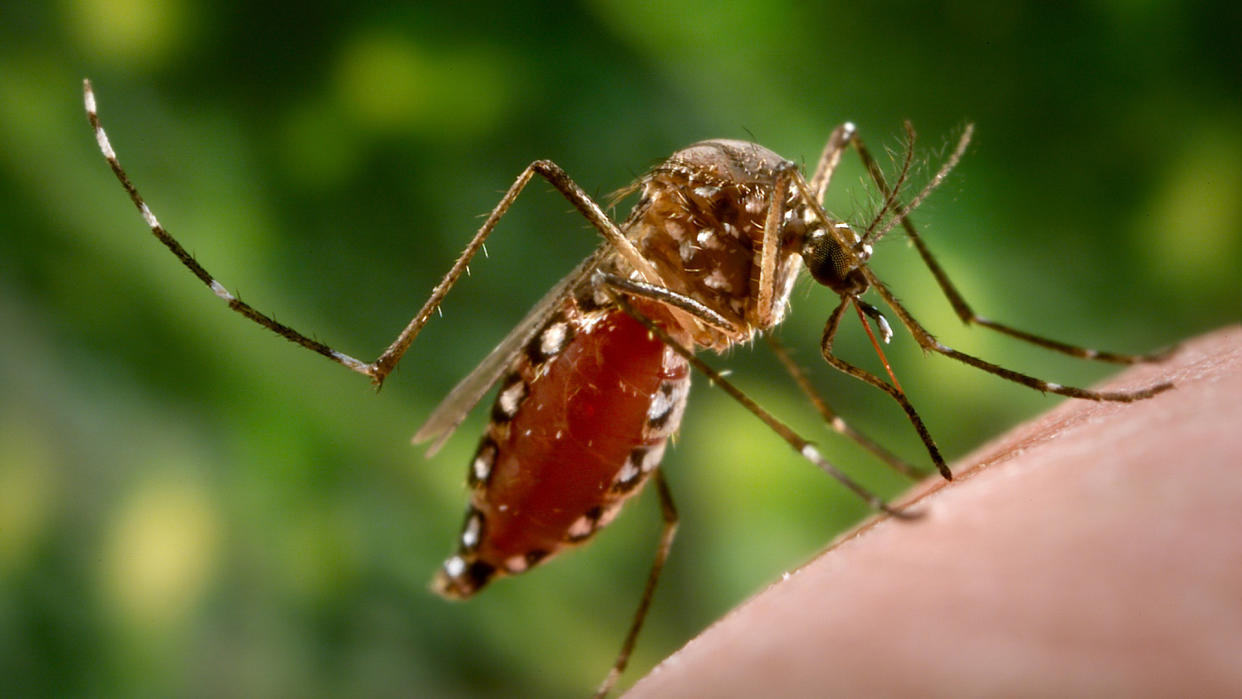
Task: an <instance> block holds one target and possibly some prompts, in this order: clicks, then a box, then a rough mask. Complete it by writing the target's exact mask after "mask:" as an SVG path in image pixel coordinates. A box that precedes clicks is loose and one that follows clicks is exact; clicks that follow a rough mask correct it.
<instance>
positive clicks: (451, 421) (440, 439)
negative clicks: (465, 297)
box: [414, 249, 605, 458]
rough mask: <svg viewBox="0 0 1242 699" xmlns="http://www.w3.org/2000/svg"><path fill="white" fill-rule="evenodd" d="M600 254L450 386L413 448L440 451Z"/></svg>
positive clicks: (430, 453)
mask: <svg viewBox="0 0 1242 699" xmlns="http://www.w3.org/2000/svg"><path fill="white" fill-rule="evenodd" d="M604 252H605V250H603V249H601V250H600V251H598V252H596V253H594V254H592V255H591V256H590V257H588V258H587V259H585V260H583V262H582V263H581V264H579V265H578V266H577V267H575V268H574V271H572V272H570V273H569V275H568V276H566V277H565V278H564V279H562V280H561V281H560V282H558V283H557V284H556V286H554V287H552V290H551V291H549V292H548V293H547V294H544V296H543V298H541V299H539V302H538V303H536V304H535V306H534V308H532V309H530V311H529V312H528V313H527V314H526V317H525V318H523V319H522V321H521V322H520V323H518V324H517V326H516V327H514V328H513V330H510V331H509V334H508V335H507V336H505V339H503V340H501V341H500V344H499V345H496V349H493V350H492V351H491V353H489V354H488V355H487V356H486V357H484V358H483V361H482V362H479V365H478V366H477V367H475V368H474V371H472V372H470V374H469V375H468V376H467V377H466V378H464V379H462V380H461V382H460V383H458V384H457V385H456V386H454V387H453V390H452V391H449V393H448V395H447V396H445V397H444V400H442V401H440V404H439V405H438V406H436V409H435V410H433V411H432V412H431V415H430V416H429V417H428V418H427V421H426V422H424V423H423V426H422V427H419V428H418V432H416V433H414V443H415V444H419V443H422V442H426V441H431V446H429V447H428V448H427V456H428V458H430V457H431V456H434V455H435V453H436V452H438V451H440V447H442V446H444V443H445V442H446V441H448V438H449V437H451V436H452V435H453V432H454V431H456V430H457V426H458V425H460V424H461V423H462V420H465V419H466V415H467V414H468V413H469V412H470V411H471V410H472V409H473V408H474V406H475V405H477V404H478V402H479V400H480V399H482V398H483V395H484V394H485V393H487V392H488V391H489V390H491V388H492V385H493V384H495V383H496V382H497V381H499V380H500V377H501V375H503V374H504V373H505V371H507V370H508V368H509V364H510V363H511V362H512V361H513V357H514V355H516V354H517V353H518V352H519V351H520V350H521V349H522V348H523V347H525V346H526V344H527V343H528V342H530V340H531V338H533V337H534V336H535V334H536V333H538V332H539V329H540V328H541V327H543V324H544V321H546V320H547V319H548V316H549V315H551V314H552V312H553V311H554V310H555V309H556V307H557V304H558V302H559V301H560V300H561V298H562V297H563V296H564V295H565V294H566V293H568V291H569V289H570V288H571V287H572V286H573V285H574V284H576V283H577V282H578V281H579V280H580V279H582V278H583V276H584V275H586V274H589V273H590V271H591V270H592V269H594V268H595V267H596V265H598V263H599V261H600V258H601V257H602V256H603V254H604Z"/></svg>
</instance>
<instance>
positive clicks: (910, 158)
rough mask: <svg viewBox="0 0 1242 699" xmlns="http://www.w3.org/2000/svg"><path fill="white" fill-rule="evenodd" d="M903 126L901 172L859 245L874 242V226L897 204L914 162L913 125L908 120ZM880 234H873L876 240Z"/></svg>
mask: <svg viewBox="0 0 1242 699" xmlns="http://www.w3.org/2000/svg"><path fill="white" fill-rule="evenodd" d="M905 127H906V155H905V158H904V159H903V162H902V163H901V173H900V174H899V175H898V176H897V181H896V182H895V183H894V184H893V186H892V187H891V188H890V189H889V190H888V192H886V193H885V194H886V196H885V197H884V205H883V206H881V207H880V210H879V212H877V213H876V215H875V216H874V217H873V218H872V219H871V224H870V225H868V226H867V230H866V231H865V232H864V233H863V236H862V241H861V242H860V243H859V245H864V244H867V243H871V242H874V241H873V240H872V235H873V233H874V232H875V229H876V227H877V226H879V225H880V223H881V222H883V221H884V217H885V216H887V215H888V213H889V212H890V211H892V210H893V208H894V207H895V206H896V205H897V197H898V195H900V194H901V188H902V186H903V185H905V183H906V179H907V178H908V177H909V176H910V165H911V163H913V162H914V140H915V133H914V125H913V124H911V123H910V122H909V121H907V122H905ZM889 228H892V226H889ZM885 230H886V231H887V230H888V228H886V229H885ZM880 235H883V233H880V234H879V235H875V239H876V240H878V239H879V238H880Z"/></svg>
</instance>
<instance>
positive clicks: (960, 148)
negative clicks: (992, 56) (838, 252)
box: [860, 124, 975, 244]
mask: <svg viewBox="0 0 1242 699" xmlns="http://www.w3.org/2000/svg"><path fill="white" fill-rule="evenodd" d="M974 132H975V125H974V124H967V125H966V130H965V131H963V132H962V136H961V138H959V139H957V146H956V147H955V148H954V149H953V153H952V154H951V155H949V158H948V159H947V160H945V161H944V164H943V165H941V166H940V170H939V171H937V172H936V176H935V177H933V178H931V181H930V182H928V183H927V185H926V186H924V187H923V190H922V191H921V192H919V193H918V196H916V197H915V198H913V199H911V200H910V203H909V204H906V205H905V206H904V207H902V208H901V209H900V210H898V211H897V213H896V214H894V215H893V217H892V218H890V219H889V220H888V223H886V224H884V227H883V228H880V229H878V230H875V231H871V232H868V233H867V236H871V235H873V234H874V237H873V238H870V239H868V237H867V236H864V237H863V239H862V242H861V243H860V244H864V243H874V242H875V241H877V240H879V239H880V238H882V237H884V234H885V233H888V232H889V231H891V230H893V228H894V227H895V226H897V224H899V223H901V222H902V221H904V220H905V218H906V217H907V216H909V215H910V212H911V211H914V210H915V209H916V208H918V206H919V204H922V203H923V200H924V199H926V198H927V196H928V195H929V194H931V193H932V190H934V189H935V188H936V187H939V186H940V183H941V182H944V178H945V177H948V176H949V171H951V170H952V169H953V168H954V167H956V166H957V163H958V161H960V160H961V159H962V154H963V153H965V152H966V146H968V145H970V138H971V136H972V135H973V134H974ZM867 167H868V169H871V170H872V172H873V174H878V171H877V170H876V169H875V161H870V162H868V163H867ZM877 181H882V180H878V179H877ZM893 191H894V192H896V191H897V188H896V187H894V188H893Z"/></svg>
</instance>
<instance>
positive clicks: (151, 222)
mask: <svg viewBox="0 0 1242 699" xmlns="http://www.w3.org/2000/svg"><path fill="white" fill-rule="evenodd" d="M82 90H83V100H84V102H85V106H86V116H87V120H88V121H89V122H90V124H91V127H92V128H93V129H94V131H95V140H96V141H97V142H98V143H99V150H100V151H101V152H102V153H103V155H104V158H105V159H106V160H107V161H108V165H109V166H110V167H111V168H112V172H113V174H115V175H116V178H117V180H118V181H120V183H121V186H122V187H124V188H125V191H126V192H128V193H129V198H130V199H131V200H132V201H133V202H134V206H136V207H138V211H139V213H141V214H142V218H143V220H144V221H146V223H147V226H148V227H149V228H150V229H151V233H152V234H153V235H155V237H156V238H157V239H158V240H159V241H160V242H161V243H162V244H163V245H164V246H165V247H167V248H168V249H169V250H170V251H171V252H172V253H173V255H175V256H176V257H177V259H179V260H180V261H181V263H182V264H183V265H185V266H186V267H187V268H188V269H189V270H190V271H191V272H193V273H194V276H196V277H198V278H199V280H200V281H202V282H203V283H204V284H206V285H207V286H208V288H210V289H211V290H212V292H213V293H214V294H215V295H216V296H218V297H219V298H220V299H222V300H223V301H224V302H225V303H227V304H228V306H229V308H231V309H233V310H234V311H237V312H238V313H240V314H242V315H244V316H246V317H247V318H249V319H250V320H252V321H254V322H256V323H258V324H259V325H262V326H263V327H265V328H267V329H269V330H271V331H272V332H274V333H276V334H277V335H280V336H281V337H284V338H285V339H287V340H289V341H291V342H294V343H297V344H299V345H301V346H303V347H305V348H306V349H309V350H311V351H313V352H316V353H318V354H321V355H323V356H325V357H327V358H328V359H331V360H332V361H334V362H336V363H338V364H341V365H342V366H344V367H346V368H348V369H350V370H352V371H356V372H358V373H360V374H364V375H366V376H369V377H370V378H371V381H372V382H373V383H374V384H375V385H376V386H377V387H378V386H380V385H381V384H383V382H384V379H385V378H386V377H387V376H388V374H389V373H390V372H392V370H393V368H394V367H395V366H396V365H397V362H399V361H400V360H401V357H402V355H404V354H405V351H406V350H407V349H409V347H410V344H411V343H413V342H414V338H415V337H417V336H418V333H419V332H420V331H421V330H422V329H423V326H425V325H426V324H427V321H428V320H430V318H431V316H432V315H433V314H434V313H435V311H436V309H437V308H439V306H440V303H441V302H442V301H443V300H444V297H445V296H446V295H447V294H448V292H449V290H450V289H451V288H452V287H453V285H454V284H455V283H457V280H458V279H460V278H461V276H462V275H463V274H464V273H465V271H466V267H467V265H468V264H469V263H470V260H471V259H472V258H473V257H474V255H475V254H476V253H477V252H478V251H479V249H480V248H482V247H483V243H484V242H485V241H486V240H487V237H488V236H489V235H490V234H491V232H492V230H493V229H494V228H495V227H496V224H497V223H498V222H499V221H500V219H501V217H503V216H504V215H505V213H506V212H507V211H508V210H509V207H510V206H512V205H513V202H514V200H516V199H517V197H518V195H519V194H520V193H521V191H522V189H523V188H525V187H526V185H527V183H529V182H530V180H531V178H532V177H534V176H535V175H539V176H541V177H543V178H544V179H546V180H547V181H548V182H549V183H551V184H552V186H554V187H556V189H557V190H558V191H560V192H561V194H562V195H564V196H565V198H567V199H569V201H570V202H571V203H573V205H574V206H575V207H576V208H577V209H578V211H579V212H581V213H582V215H583V216H585V217H586V218H587V220H588V221H590V222H591V224H592V225H593V226H594V227H595V228H596V229H597V230H598V231H599V232H600V234H601V235H603V236H604V238H605V239H606V240H607V241H608V242H609V243H610V244H611V245H612V246H613V247H615V248H616V249H617V251H618V252H619V253H620V254H621V255H622V257H624V258H625V259H626V261H627V262H629V263H630V264H631V265H632V266H633V267H634V269H637V270H638V271H639V272H640V273H641V274H642V275H643V276H644V277H645V278H646V280H647V281H648V282H650V283H652V284H658V283H660V279H659V275H658V274H657V273H656V271H655V270H654V268H653V267H652V266H651V264H650V263H649V262H647V261H646V260H645V259H644V258H643V257H642V255H641V254H639V252H638V250H637V249H636V248H635V247H634V244H633V243H632V242H630V241H629V240H628V239H627V238H626V237H625V236H624V234H622V233H621V231H620V229H619V228H618V227H617V225H616V224H615V223H613V222H612V220H611V219H609V218H608V216H607V214H605V213H604V211H603V209H601V208H600V207H599V205H598V204H596V203H595V202H594V201H593V200H592V199H591V198H590V196H588V195H587V194H586V192H584V191H583V190H582V188H581V187H579V186H578V185H577V184H576V183H575V182H574V181H573V180H572V179H570V178H569V176H568V175H567V174H566V173H565V171H564V170H562V169H561V168H560V167H559V166H558V165H556V164H555V163H553V162H551V161H547V160H538V161H535V162H533V163H531V164H530V165H529V166H527V167H526V169H525V170H523V171H522V174H520V175H518V177H517V179H516V180H515V181H514V183H513V185H512V186H510V187H509V190H508V191H507V192H505V195H504V196H503V197H502V198H501V200H500V202H499V203H498V204H497V205H496V207H495V208H494V209H493V210H492V212H491V214H490V215H489V216H488V217H487V220H486V221H485V222H484V223H483V226H482V227H481V228H479V230H478V232H477V233H475V235H474V237H473V238H472V239H471V240H470V243H469V244H468V245H467V246H466V248H465V249H464V250H463V251H462V253H461V255H460V256H459V257H458V258H457V261H456V262H455V263H453V266H452V268H451V269H449V271H448V273H447V274H445V275H444V278H443V279H441V280H440V283H439V284H437V285H436V287H435V288H434V289H433V290H432V292H431V296H430V297H429V298H428V299H427V301H426V302H425V303H424V304H423V307H422V309H421V310H419V311H418V313H417V314H415V316H414V317H413V318H412V319H411V320H410V322H409V324H407V325H406V327H405V328H404V329H403V330H402V331H401V333H400V334H399V335H398V336H397V338H396V339H395V340H393V342H392V343H391V344H390V345H389V346H388V348H387V349H385V350H384V352H383V354H381V355H380V356H379V357H378V358H377V359H376V360H375V361H373V362H369V363H368V362H364V361H361V360H359V359H356V358H354V357H352V356H350V355H347V354H344V353H342V352H338V351H336V350H334V349H332V348H331V347H329V346H328V345H325V344H323V343H322V342H319V341H318V340H314V339H312V338H310V337H307V336H306V335H303V334H302V333H300V332H298V331H297V330H294V329H293V328H291V327H289V326H287V325H284V324H282V323H279V322H277V321H276V320H275V319H274V318H272V317H271V316H269V315H266V314H264V313H261V312H260V311H258V310H256V309H255V308H254V307H252V306H250V305H249V304H247V303H245V302H244V301H242V300H241V299H239V298H237V297H236V296H235V295H234V294H233V293H231V292H230V291H229V290H228V289H227V288H226V287H225V286H224V285H223V284H221V283H220V282H218V281H216V279H215V277H213V276H212V275H211V274H210V273H209V272H208V271H207V270H206V269H205V268H204V267H203V266H202V265H201V264H199V263H198V261H197V260H195V259H194V257H193V256H192V255H190V253H189V252H187V251H186V249H185V248H184V247H182V245H181V244H180V243H179V242H177V240H176V239H175V238H173V237H172V235H170V234H169V233H168V231H167V230H166V229H165V228H164V227H163V225H161V224H160V222H159V221H158V220H157V219H156V217H155V214H154V213H152V211H151V208H150V207H149V206H147V203H146V201H144V200H143V198H142V195H141V194H139V193H138V189H137V188H136V187H135V186H134V184H133V182H132V181H131V180H130V179H129V175H127V174H126V172H125V170H124V168H122V167H121V163H120V161H119V160H118V159H117V156H116V152H115V151H114V150H113V148H112V144H111V143H110V142H109V140H108V135H107V133H106V132H105V131H104V128H103V124H102V122H101V121H100V119H99V113H98V109H97V105H96V101H95V92H94V90H93V89H92V87H91V83H90V81H89V80H84V81H83V83H82Z"/></svg>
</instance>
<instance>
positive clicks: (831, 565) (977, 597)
mask: <svg viewBox="0 0 1242 699" xmlns="http://www.w3.org/2000/svg"><path fill="white" fill-rule="evenodd" d="M1166 380H1169V381H1173V382H1174V383H1175V384H1176V388H1175V389H1174V390H1171V391H1166V392H1164V393H1162V394H1160V395H1157V396H1156V397H1154V398H1152V399H1150V400H1144V401H1139V402H1136V403H1130V404H1119V403H1095V402H1090V401H1079V400H1069V401H1065V402H1064V403H1062V404H1061V405H1059V406H1058V407H1057V408H1055V409H1054V410H1052V411H1051V412H1049V413H1047V414H1046V415H1044V416H1042V417H1040V418H1038V419H1036V420H1034V421H1032V422H1030V423H1027V424H1025V425H1022V426H1019V427H1018V428H1016V429H1014V430H1013V431H1012V432H1010V433H1009V434H1008V435H1006V436H1004V437H1002V438H1000V439H998V440H996V441H994V442H993V443H991V444H988V445H985V446H984V447H982V448H980V449H979V450H977V451H976V452H975V453H974V454H972V455H971V456H969V457H967V458H966V459H963V460H962V461H961V462H960V463H959V464H957V465H956V466H955V467H954V469H953V470H954V473H955V476H956V477H955V479H954V481H953V482H952V483H945V482H935V481H928V482H926V483H923V484H920V485H919V486H917V487H916V488H915V489H914V491H913V492H912V493H911V494H910V495H909V497H908V498H906V499H904V500H903V501H902V502H903V503H904V504H906V505H907V506H909V507H912V508H914V509H915V510H917V511H919V512H921V513H922V514H923V517H921V518H920V519H918V520H916V521H914V522H900V521H896V520H892V519H889V518H876V519H873V520H871V521H869V522H867V523H865V524H863V525H862V526H860V527H859V528H858V529H856V530H855V531H853V532H851V533H849V534H847V535H845V536H843V537H841V538H840V539H838V540H837V541H835V542H834V543H833V544H832V545H831V546H830V547H829V548H828V549H827V550H826V551H824V552H823V553H822V554H821V555H819V556H818V557H817V558H816V559H815V560H813V561H811V562H810V563H808V564H807V565H806V566H804V567H803V568H801V569H800V570H797V571H795V572H793V573H792V574H790V575H788V576H786V577H785V578H784V579H782V580H780V581H779V582H776V583H774V584H773V585H772V586H771V587H769V588H768V589H766V590H764V591H763V592H761V593H759V594H758V595H757V596H756V597H754V598H753V599H751V600H749V601H748V602H746V603H744V604H743V605H742V606H741V607H739V608H738V609H736V610H734V611H733V612H732V613H730V614H729V615H728V616H727V617H725V618H724V619H723V620H721V621H720V622H718V623H717V624H715V625H714V626H712V627H711V628H709V629H707V630H706V631H705V632H704V633H703V634H702V635H700V636H699V637H698V638H696V639H695V640H693V641H691V642H690V643H689V644H688V645H687V646H685V647H684V648H682V649H681V650H679V651H678V652H676V653H674V654H673V655H672V656H670V657H669V658H668V659H667V660H665V661H664V662H663V663H662V664H661V665H660V666H659V667H657V668H656V669H655V670H654V671H653V672H652V673H651V674H650V675H648V676H647V677H645V678H643V679H642V680H640V681H639V682H638V683H637V684H636V685H635V686H634V688H633V689H632V691H631V692H630V693H629V694H628V695H627V696H630V697H662V698H663V697H680V696H686V697H691V696H693V697H820V696H834V697H835V696H867V697H883V696H903V697H906V696H920V697H936V696H946V697H947V696H952V697H971V696H977V697H996V696H1006V697H1013V696H1041V697H1042V696H1057V697H1062V696H1091V697H1100V696H1118V697H1120V696H1124V697H1141V696H1195V697H1206V696H1242V327H1240V326H1234V327H1230V328H1225V329H1223V330H1220V331H1217V332H1215V333H1212V334H1209V335H1206V336H1203V337H1200V338H1197V339H1194V340H1191V341H1189V342H1187V343H1185V344H1184V345H1183V346H1182V347H1181V348H1180V350H1179V351H1178V352H1177V353H1176V354H1175V355H1174V356H1173V357H1172V358H1170V359H1169V360H1167V361H1165V362H1163V363H1159V364H1148V365H1140V366H1135V367H1132V368H1130V369H1128V370H1127V371H1125V372H1123V373H1122V374H1120V375H1119V376H1117V377H1115V378H1114V379H1113V380H1110V381H1109V382H1107V384H1106V386H1107V388H1109V389H1112V390H1117V389H1136V388H1140V387H1143V386H1148V385H1151V384H1154V383H1158V382H1160V381H1166Z"/></svg>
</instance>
